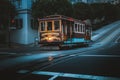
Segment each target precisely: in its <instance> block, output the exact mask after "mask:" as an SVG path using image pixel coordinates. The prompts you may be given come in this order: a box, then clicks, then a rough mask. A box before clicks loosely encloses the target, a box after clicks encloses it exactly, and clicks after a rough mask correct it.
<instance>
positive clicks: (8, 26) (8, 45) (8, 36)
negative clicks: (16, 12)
mask: <svg viewBox="0 0 120 80" xmlns="http://www.w3.org/2000/svg"><path fill="white" fill-rule="evenodd" d="M10 46H11V44H10V18H9V23H8V47H9V48H10Z"/></svg>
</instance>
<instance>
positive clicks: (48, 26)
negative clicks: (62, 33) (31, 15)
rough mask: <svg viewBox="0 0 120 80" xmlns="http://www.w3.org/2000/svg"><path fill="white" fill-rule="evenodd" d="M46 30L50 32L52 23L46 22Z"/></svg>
mask: <svg viewBox="0 0 120 80" xmlns="http://www.w3.org/2000/svg"><path fill="white" fill-rule="evenodd" d="M47 30H52V22H47Z"/></svg>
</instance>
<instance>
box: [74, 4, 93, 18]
mask: <svg viewBox="0 0 120 80" xmlns="http://www.w3.org/2000/svg"><path fill="white" fill-rule="evenodd" d="M73 8H74V17H75V18H77V19H81V20H84V19H88V18H91V10H90V6H89V4H85V3H76V4H74V5H73Z"/></svg>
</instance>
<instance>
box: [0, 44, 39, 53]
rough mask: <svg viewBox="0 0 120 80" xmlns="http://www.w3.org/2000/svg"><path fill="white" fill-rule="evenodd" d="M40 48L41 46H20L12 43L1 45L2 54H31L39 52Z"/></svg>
mask: <svg viewBox="0 0 120 80" xmlns="http://www.w3.org/2000/svg"><path fill="white" fill-rule="evenodd" d="M39 50H40V46H39V44H37V45H36V44H27V45H25V44H18V43H11V44H10V45H8V44H0V53H1V52H19V53H20V52H31V51H39Z"/></svg>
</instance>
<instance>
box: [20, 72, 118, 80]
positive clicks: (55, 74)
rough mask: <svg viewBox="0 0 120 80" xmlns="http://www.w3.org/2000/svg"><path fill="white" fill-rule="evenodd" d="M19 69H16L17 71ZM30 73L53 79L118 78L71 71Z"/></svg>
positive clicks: (101, 79) (110, 79) (107, 79)
mask: <svg viewBox="0 0 120 80" xmlns="http://www.w3.org/2000/svg"><path fill="white" fill-rule="evenodd" d="M21 71H26V73H27V72H28V70H21ZM21 71H18V73H19V72H21ZM31 74H35V75H47V76H52V77H51V78H49V79H48V80H55V79H56V78H57V77H67V78H77V79H91V80H120V78H116V77H106V76H94V75H84V74H72V73H62V72H49V71H33V72H32V73H31Z"/></svg>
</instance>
